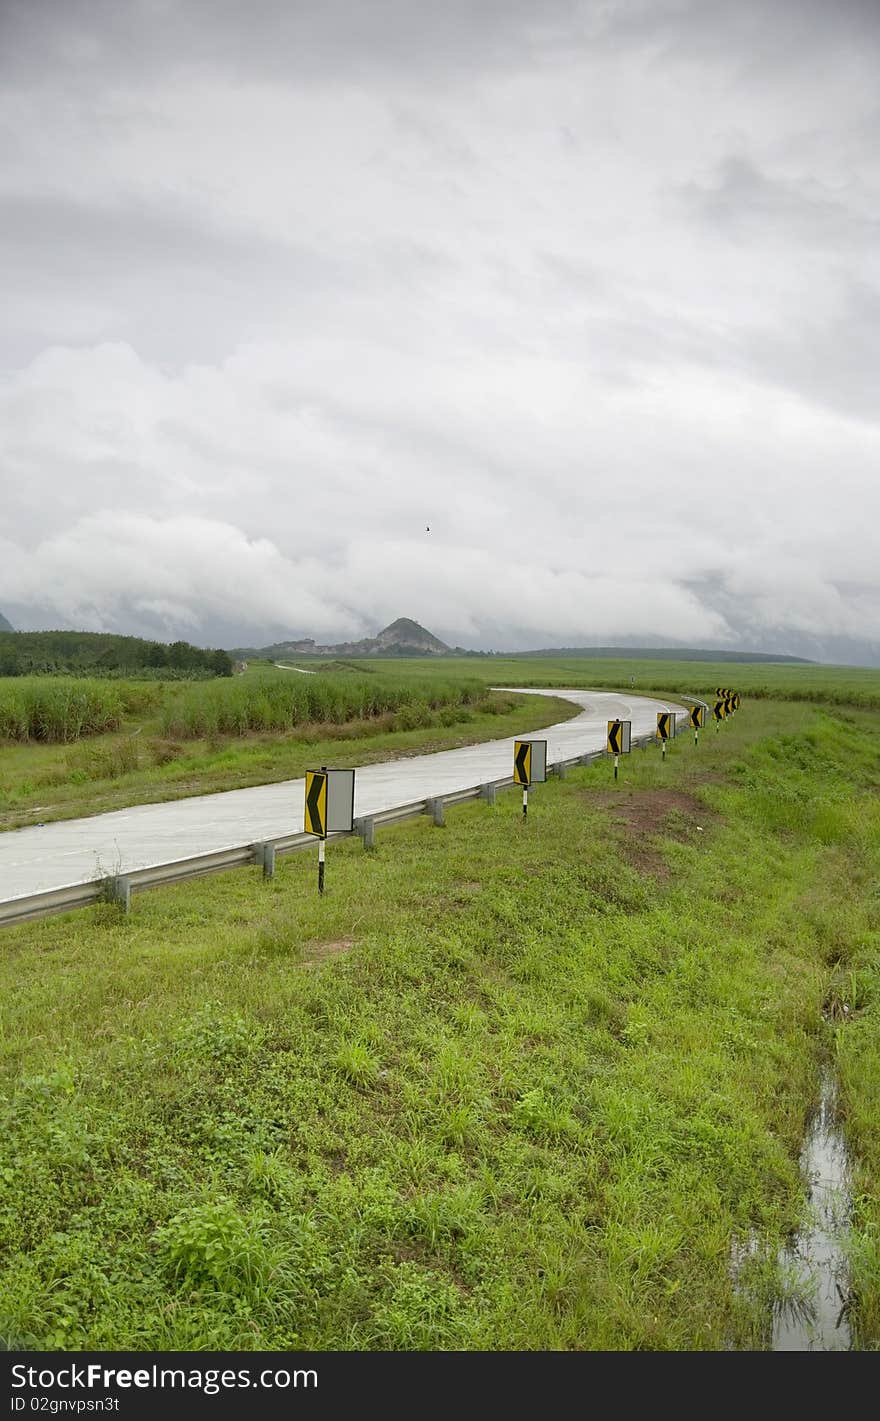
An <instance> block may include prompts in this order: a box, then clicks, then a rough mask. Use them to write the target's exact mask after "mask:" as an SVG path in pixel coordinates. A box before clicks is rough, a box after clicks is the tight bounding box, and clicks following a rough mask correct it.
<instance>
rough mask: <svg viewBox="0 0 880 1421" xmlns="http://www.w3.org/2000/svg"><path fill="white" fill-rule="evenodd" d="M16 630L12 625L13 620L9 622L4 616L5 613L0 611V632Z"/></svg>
mask: <svg viewBox="0 0 880 1421" xmlns="http://www.w3.org/2000/svg"><path fill="white" fill-rule="evenodd" d="M14 631H15V627H14V626H13V625H12V623H11V622H7V620H6V618H5V617H4V615H3V613H2V612H0V632H14Z"/></svg>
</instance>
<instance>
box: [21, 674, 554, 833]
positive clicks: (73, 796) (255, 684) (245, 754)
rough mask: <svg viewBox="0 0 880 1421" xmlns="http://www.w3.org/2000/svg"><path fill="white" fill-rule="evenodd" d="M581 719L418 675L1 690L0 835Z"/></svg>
mask: <svg viewBox="0 0 880 1421" xmlns="http://www.w3.org/2000/svg"><path fill="white" fill-rule="evenodd" d="M576 714H577V707H576V706H574V705H572V704H571V702H569V701H561V700H558V699H556V698H554V697H552V696H550V697H536V696H517V695H513V694H510V693H506V692H496V691H492V690H490V689H489V688H488V687H487V686H486V684H485V683H484V682H481V681H480V680H475V679H473V678H470V679H467V680H444V679H442V678H436V677H434V676H432V675H426V674H424V673H423V672H422V671H421V669H420V667H418V666H417V667H414V668H413V669H412V670H410V669H409V668H407V670H406V672H401V669H400V666H399V665H394V666H393V668H392V669H391V671H388V672H383V671H380V672H366V671H363V670H358V669H355V670H352V669H351V668H350V667H349V666H347V665H345V664H340V665H338V666H333V667H329V668H327V669H326V670H325V671H324V672H323V674H322V675H320V676H298V675H296V674H295V673H292V672H285V671H281V670H278V669H276V668H275V667H273V666H269V665H265V664H264V665H256V666H254V667H250V668H249V669H248V671H247V673H246V674H245V675H243V676H239V677H236V678H235V679H234V680H232V681H227V680H216V681H212V682H209V683H207V684H199V685H194V686H186V685H180V684H179V683H171V684H163V683H150V682H147V683H144V682H123V681H80V680H76V679H66V678H52V677H34V678H32V679H16V680H7V681H2V680H0V829H9V828H19V827H21V826H23V825H26V824H32V823H35V822H45V821H48V820H52V819H63V818H70V817H72V816H76V815H83V814H94V813H100V812H102V811H105V810H109V809H116V808H121V807H123V806H126V805H130V804H143V803H151V802H155V801H158V800H163V799H177V798H180V797H182V796H185V795H193V794H208V793H212V792H214V791H218V790H225V789H240V788H243V787H244V786H246V785H255V784H267V783H271V782H275V781H278V780H285V779H294V778H296V777H297V776H299V775H302V774H303V773H304V772H305V770H306V769H307V768H309V767H310V766H313V765H314V764H315V762H316V761H317V763H319V764H323V763H327V762H328V761H332V763H333V764H335V765H338V766H343V765H358V764H366V763H369V762H370V761H374V760H378V759H390V758H392V757H393V756H397V755H405V754H418V753H425V752H427V751H429V750H440V749H448V748H453V747H455V746H457V745H467V744H472V743H473V742H474V741H478V740H488V739H494V738H498V737H500V736H506V735H511V734H518V733H520V732H522V733H523V734H526V733H528V732H529V731H530V730H533V729H536V728H537V727H539V726H543V725H549V724H552V723H553V722H554V721H559V720H565V719H568V718H569V717H571V716H573V715H576Z"/></svg>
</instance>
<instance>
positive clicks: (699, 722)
mask: <svg viewBox="0 0 880 1421" xmlns="http://www.w3.org/2000/svg"><path fill="white" fill-rule="evenodd" d="M704 715H705V712H704V710H703V707H702V706H692V707H691V725H692V726H693V728H694V744H695V745H699V743H700V731H701V730H702V728H703V718H704Z"/></svg>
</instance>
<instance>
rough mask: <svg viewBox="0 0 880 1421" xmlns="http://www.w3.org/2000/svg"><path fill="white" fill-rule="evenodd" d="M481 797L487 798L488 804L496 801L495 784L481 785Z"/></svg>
mask: <svg viewBox="0 0 880 1421" xmlns="http://www.w3.org/2000/svg"><path fill="white" fill-rule="evenodd" d="M480 799H485V801H486V803H487V804H494V803H495V785H494V784H487V785H480Z"/></svg>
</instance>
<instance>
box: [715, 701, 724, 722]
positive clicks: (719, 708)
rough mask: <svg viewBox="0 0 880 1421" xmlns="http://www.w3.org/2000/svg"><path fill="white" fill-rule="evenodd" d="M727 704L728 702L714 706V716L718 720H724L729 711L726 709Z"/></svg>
mask: <svg viewBox="0 0 880 1421" xmlns="http://www.w3.org/2000/svg"><path fill="white" fill-rule="evenodd" d="M726 704H727V702H726V701H716V702H715V704H714V706H713V707H712V714H713V715H714V717H715V719H716V720H723V719H724V717H725V716H726V714H727V711H726V710H725V709H724V707H725V705H726Z"/></svg>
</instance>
